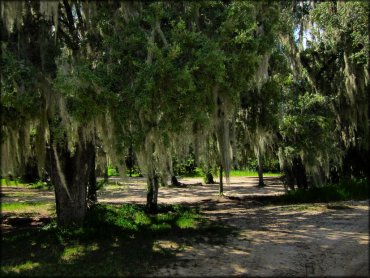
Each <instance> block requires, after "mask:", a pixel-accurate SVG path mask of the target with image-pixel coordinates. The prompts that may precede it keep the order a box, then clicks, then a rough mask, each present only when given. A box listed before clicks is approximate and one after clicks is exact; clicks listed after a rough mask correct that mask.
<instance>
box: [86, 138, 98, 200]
mask: <svg viewBox="0 0 370 278" xmlns="http://www.w3.org/2000/svg"><path fill="white" fill-rule="evenodd" d="M87 144H89V146H88V148H89V149H90V150H91V152H92V154H91V162H90V166H89V167H90V175H89V183H88V191H87V199H88V205H89V206H91V205H93V204H95V203H96V202H97V201H98V196H97V193H96V174H95V165H96V151H95V146H94V144H92V143H91V142H89V143H87Z"/></svg>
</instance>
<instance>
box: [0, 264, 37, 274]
mask: <svg viewBox="0 0 370 278" xmlns="http://www.w3.org/2000/svg"><path fill="white" fill-rule="evenodd" d="M39 266H40V263H37V262H32V261H26V262H25V263H22V264H18V265H9V266H8V265H7V266H2V267H1V272H2V273H3V274H5V275H7V274H8V275H9V274H11V273H13V274H14V273H15V274H19V273H20V272H23V271H31V270H32V269H34V268H36V267H39Z"/></svg>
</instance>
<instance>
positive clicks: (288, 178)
mask: <svg viewBox="0 0 370 278" xmlns="http://www.w3.org/2000/svg"><path fill="white" fill-rule="evenodd" d="M283 172H284V183H285V185H286V186H287V187H288V188H289V189H290V190H294V174H293V171H292V169H291V168H290V167H289V166H287V167H285V169H284V170H283Z"/></svg>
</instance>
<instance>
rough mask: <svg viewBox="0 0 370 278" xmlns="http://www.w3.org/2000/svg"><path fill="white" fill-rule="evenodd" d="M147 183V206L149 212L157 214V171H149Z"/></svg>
mask: <svg viewBox="0 0 370 278" xmlns="http://www.w3.org/2000/svg"><path fill="white" fill-rule="evenodd" d="M147 183H148V192H147V196H146V208H147V211H148V212H149V213H152V214H156V213H157V211H158V176H157V175H156V174H155V173H149V175H148V178H147Z"/></svg>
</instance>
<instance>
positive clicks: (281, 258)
mask: <svg viewBox="0 0 370 278" xmlns="http://www.w3.org/2000/svg"><path fill="white" fill-rule="evenodd" d="M110 181H111V184H110V185H108V186H106V187H105V188H104V189H102V190H100V191H99V193H98V199H99V202H100V203H115V204H117V203H139V204H144V203H145V201H146V193H145V192H146V191H145V179H143V178H128V179H127V180H125V181H122V180H120V179H118V178H111V179H110ZM181 182H182V183H188V184H194V183H197V182H201V179H200V178H186V179H181ZM265 182H266V185H267V186H266V187H264V188H258V187H256V185H257V183H258V179H257V178H255V177H234V178H231V184H230V185H225V187H224V188H225V196H224V197H219V196H218V195H217V194H218V185H203V186H190V187H186V188H163V187H162V188H160V192H159V203H168V204H176V203H181V204H189V205H198V206H199V207H200V208H201V212H202V213H203V214H204V215H205V217H206V218H207V219H209V220H210V221H212V222H215V223H219V224H220V225H223V226H227V227H230V228H231V229H230V230H232V232H230V233H228V234H226V235H224V236H222V238H220V237H221V236H220V235H216V236H212V235H207V236H203V237H197V238H196V240H193V241H189V240H186V241H184V240H183V239H182V238H181V236H176V235H172V236H170V237H168V238H166V239H165V240H163V239H157V240H156V241H154V242H153V249H154V248H156V249H161V250H164V251H168V252H172V253H174V254H175V257H171V258H170V259H168V260H165V259H164V260H162V261H160V263H159V264H156V265H155V266H150V267H149V271H148V272H146V273H143V274H142V275H146V276H171V277H172V276H211V277H214V276H230V275H250V276H368V275H369V271H368V269H369V251H368V247H369V202H368V201H346V202H335V203H330V204H323V203H316V204H298V205H266V204H263V203H261V202H259V201H258V199H256V198H255V197H256V196H261V195H262V196H269V195H278V194H283V193H284V188H283V186H282V184H281V183H280V181H279V179H278V178H276V177H269V178H266V179H265ZM112 183H113V184H112ZM1 190H2V195H1V196H2V197H1V201H2V203H3V204H4V203H13V202H17V203H22V202H39V203H40V202H41V203H43V202H45V203H49V205H50V206H51V204H52V202H53V201H54V196H53V195H54V193H53V192H52V191H45V190H36V189H25V188H20V187H13V186H12V187H2V188H1ZM52 210H53V207H44V208H43V209H42V211H41V213H39V215H36V216H35V215H29V213H37V212H32V211H31V212H30V211H28V212H27V211H22V206H19V210H17V212H16V213H15V212H14V210H13V212H10V211H7V210H6V209H3V211H2V218H3V223H2V231H3V232H4V231H5V232H11V231H12V230H13V229H14V227H13V226H12V225H11V223H9V221H7V219H11V218H12V217H14V214H16V215H17V213H18V216H19V215H22V213H23V215H25V216H27V215H28V216H33V217H36V218H37V217H38V218H37V219H36V220H35V221H36V222H37V220H39V221H40V219H44V218H45V217H47V216H50V215H53V212H52ZM27 213H28V214H27ZM10 222H11V221H10ZM41 223H45V221H44V222H43V221H40V222H39V223H38V224H41ZM33 224H35V223H33ZM35 225H37V223H36V224H35ZM217 237H219V238H217Z"/></svg>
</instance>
